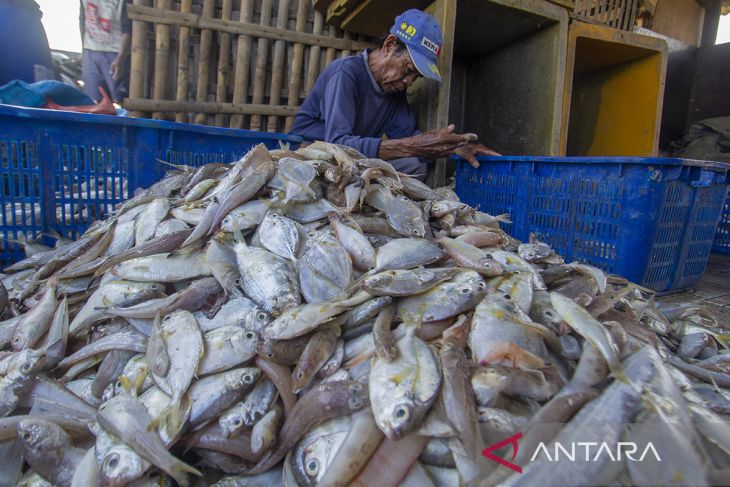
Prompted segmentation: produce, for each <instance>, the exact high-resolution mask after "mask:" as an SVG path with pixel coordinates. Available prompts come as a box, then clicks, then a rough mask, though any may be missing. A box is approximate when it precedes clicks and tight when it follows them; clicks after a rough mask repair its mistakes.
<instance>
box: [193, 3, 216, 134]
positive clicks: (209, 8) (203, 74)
mask: <svg viewBox="0 0 730 487" xmlns="http://www.w3.org/2000/svg"><path fill="white" fill-rule="evenodd" d="M214 11H215V0H204V1H203V15H202V16H203V17H208V18H211V17H213V13H214ZM212 42H213V32H212V31H211V30H209V29H203V31H202V32H201V33H200V61H199V62H198V87H197V90H196V93H195V100H196V101H198V102H205V101H208V77H209V76H210V47H211V44H212ZM207 118H208V115H207V114H205V113H198V114H196V115H195V123H197V124H200V125H202V124H204V123H205V122H206V120H207Z"/></svg>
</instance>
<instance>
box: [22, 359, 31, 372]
mask: <svg viewBox="0 0 730 487" xmlns="http://www.w3.org/2000/svg"><path fill="white" fill-rule="evenodd" d="M32 368H33V364H31V363H30V362H25V363H24V364H23V365H21V366H20V371H21V372H23V373H26V372H30V369H32Z"/></svg>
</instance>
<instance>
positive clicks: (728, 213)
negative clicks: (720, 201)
mask: <svg viewBox="0 0 730 487" xmlns="http://www.w3.org/2000/svg"><path fill="white" fill-rule="evenodd" d="M712 251H713V252H717V253H718V254H727V255H730V192H728V195H727V199H726V200H725V205H724V207H723V210H722V216H721V217H720V223H719V224H718V225H717V233H716V234H715V243H714V244H713V245H712Z"/></svg>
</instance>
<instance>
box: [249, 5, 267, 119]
mask: <svg viewBox="0 0 730 487" xmlns="http://www.w3.org/2000/svg"><path fill="white" fill-rule="evenodd" d="M259 23H260V24H261V25H269V24H270V23H271V0H262V2H261V21H260V22H259ZM268 57H269V40H268V39H266V38H264V37H260V38H259V40H258V45H257V47H256V73H255V75H254V79H253V99H252V103H254V104H261V103H263V102H264V89H265V88H266V87H265V86H264V85H265V83H266V63H267V61H268ZM262 123H263V122H262V120H261V116H259V115H256V116H253V117H251V130H261V127H262Z"/></svg>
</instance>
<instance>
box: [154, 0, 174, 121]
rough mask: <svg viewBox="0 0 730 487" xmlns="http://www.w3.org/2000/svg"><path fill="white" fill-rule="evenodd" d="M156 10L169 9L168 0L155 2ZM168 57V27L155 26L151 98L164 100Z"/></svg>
mask: <svg viewBox="0 0 730 487" xmlns="http://www.w3.org/2000/svg"><path fill="white" fill-rule="evenodd" d="M156 5H157V8H159V9H169V8H170V0H157V1H156ZM169 55H170V26H169V25H164V24H157V25H156V26H155V75H154V80H153V82H152V97H153V98H155V99H158V100H164V99H165V98H166V96H165V83H166V82H167V62H168V57H169ZM152 118H156V119H159V118H162V113H153V114H152Z"/></svg>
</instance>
